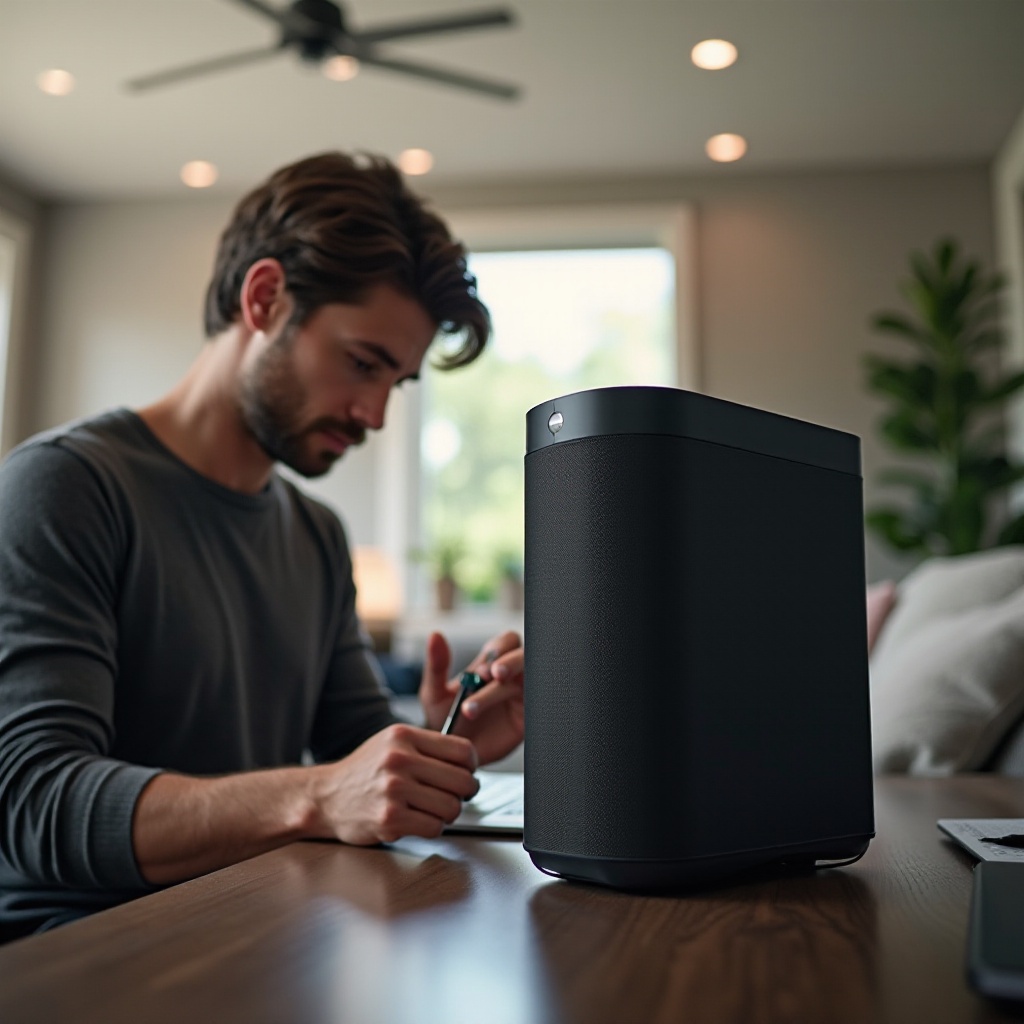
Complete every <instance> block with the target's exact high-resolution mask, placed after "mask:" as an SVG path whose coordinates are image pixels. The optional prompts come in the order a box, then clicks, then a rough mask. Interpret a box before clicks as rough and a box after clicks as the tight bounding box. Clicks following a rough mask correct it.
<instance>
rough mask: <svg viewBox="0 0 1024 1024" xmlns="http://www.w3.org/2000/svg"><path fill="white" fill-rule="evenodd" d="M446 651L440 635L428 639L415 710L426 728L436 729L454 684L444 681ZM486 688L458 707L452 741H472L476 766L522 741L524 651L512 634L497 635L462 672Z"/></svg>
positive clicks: (455, 690)
mask: <svg viewBox="0 0 1024 1024" xmlns="http://www.w3.org/2000/svg"><path fill="white" fill-rule="evenodd" d="M451 660H452V655H451V650H450V648H449V647H448V642H447V641H446V640H445V638H444V637H443V636H442V635H441V634H440V633H431V634H430V636H429V637H428V639H427V656H426V662H425V665H424V668H423V681H422V682H421V683H420V704H422V705H423V711H424V713H425V715H426V721H427V725H428V726H430V728H432V729H440V728H441V725H442V724H443V723H444V720H445V718H446V717H447V715H448V711H449V709H450V707H451V703H452V700H453V699H454V698H455V694H456V693H458V690H459V681H458V680H457V679H449V678H448V677H449V674H450V671H451ZM466 669H467V671H469V672H476V673H477V674H478V675H479V676H480V677H481V678H482V679H483V680H484V682H485V683H486V685H485V686H484V687H483V688H482V689H480V690H478V691H477V692H476V693H474V694H473V695H472V696H471V697H469V698H468V699H467V700H466V702H465V703H464V704H463V705H462V710H461V711H460V712H459V719H458V721H457V722H456V724H455V729H454V733H453V734H454V735H456V736H465V737H467V738H468V739H470V740H472V742H473V746H474V747H476V752H477V754H478V755H479V757H480V763H481V764H489V763H490V762H491V761H497V760H499V759H500V758H502V757H504V756H505V755H506V754H509V753H511V752H512V751H513V750H515V748H516V747H517V746H519V744H520V743H521V742H522V740H523V645H522V641H521V640H520V639H519V635H518V634H517V633H511V632H510V633H502V634H501V635H500V636H496V637H495V638H494V639H493V640H489V641H488V642H487V643H486V644H484V646H483V648H482V649H481V651H480V653H479V654H478V655H477V656H476V658H474V659H473V661H472V662H470V664H469V665H468V666H467V667H466Z"/></svg>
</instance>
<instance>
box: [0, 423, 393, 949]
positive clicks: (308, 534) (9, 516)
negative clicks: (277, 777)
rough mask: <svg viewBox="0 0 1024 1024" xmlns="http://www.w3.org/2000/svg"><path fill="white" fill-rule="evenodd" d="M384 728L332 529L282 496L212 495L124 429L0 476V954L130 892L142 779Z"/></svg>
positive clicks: (75, 431) (340, 743)
mask: <svg viewBox="0 0 1024 1024" xmlns="http://www.w3.org/2000/svg"><path fill="white" fill-rule="evenodd" d="M392 721H394V718H393V716H392V715H391V713H390V711H389V709H388V704H387V700H386V697H385V695H384V693H383V692H382V690H381V687H380V685H379V682H378V677H377V675H376V672H375V669H374V666H373V663H372V658H371V656H370V655H369V654H368V652H367V649H366V646H365V643H364V640H363V638H362V636H361V634H360V631H359V626H358V622H357V620H356V616H355V590H354V587H353V584H352V574H351V563H350V557H349V553H348V549H347V546H346V543H345V537H344V534H343V532H342V529H341V526H340V524H339V523H338V520H337V519H336V517H335V516H334V515H333V513H331V512H330V511H329V510H328V509H326V508H325V507H324V506H322V505H320V504H319V503H317V502H315V501H313V500H312V499H311V498H309V497H307V496H306V495H304V494H302V493H301V492H300V491H299V490H298V489H297V488H295V487H294V486H292V485H291V484H290V483H289V482H287V481H285V480H284V479H282V478H280V477H279V476H277V475H275V476H274V477H273V478H272V479H271V482H270V484H269V485H268V486H267V488H265V489H264V490H263V491H262V492H261V493H259V494H257V495H253V496H249V495H243V494H239V493H237V492H235V491H232V490H229V489H227V488H225V487H221V486H220V485H218V484H216V483H214V482H213V481H211V480H209V479H207V478H206V477H204V476H202V475H200V474H199V473H196V472H195V471H193V470H192V469H190V468H189V467H188V466H186V465H185V464H184V463H182V462H181V461H180V460H178V459H177V458H176V457H175V456H174V455H172V454H171V453H170V452H169V451H168V450H167V449H166V448H165V447H164V446H163V445H162V444H161V443H160V442H159V441H158V440H157V439H156V437H155V436H154V435H153V434H152V433H151V432H150V431H149V429H148V428H147V427H146V426H145V424H144V423H143V421H142V420H141V419H140V418H139V417H138V416H136V415H135V414H134V413H131V412H129V411H128V410H118V411H115V412H111V413H108V414H105V415H103V416H100V417H97V418H95V419H92V420H88V421H82V422H79V423H75V424H71V425H70V426H67V427H62V428H59V429H58V430H54V431H51V432H49V433H47V434H43V435H40V436H38V437H36V438H33V439H31V440H30V441H28V442H26V443H25V444H24V445H22V446H20V447H19V448H18V449H16V450H15V451H14V452H12V453H11V455H10V456H9V457H8V459H7V460H6V461H5V462H4V464H3V465H2V467H0V934H3V932H4V931H5V930H6V932H7V934H17V933H21V932H25V931H28V930H34V929H36V928H39V927H45V926H46V925H48V924H50V923H55V922H59V921H61V920H67V919H70V918H73V917H75V916H79V915H80V914H81V913H82V912H85V911H87V910H93V909H98V908H100V907H104V906H109V905H111V904H113V903H116V902H119V901H121V900H124V899H126V898H129V897H130V896H133V895H138V894H139V893H140V892H143V891H145V890H146V888H147V886H146V883H145V882H144V880H143V879H142V877H141V875H140V873H139V870H138V867H137V865H136V862H135V857H134V853H133V850H132V844H131V819H132V813H133V810H134V807H135V803H136V800H137V799H138V796H139V794H140V792H141V791H142V789H143V787H144V786H145V785H146V783H147V782H148V781H149V780H150V779H151V778H152V777H153V776H154V775H155V774H157V773H158V772H160V771H161V770H173V771H179V772H185V773H189V774H194V775H214V774H221V773H228V772H238V771H246V770H250V769H256V768H263V767H271V766H279V765H285V764H297V763H299V762H300V760H301V758H302V755H303V752H304V751H305V750H307V749H308V750H309V751H310V752H311V753H312V755H313V757H314V758H315V759H316V760H320V761H322V760H331V759H335V758H338V757H342V756H344V755H345V754H346V753H348V752H350V751H351V750H353V749H354V748H355V747H356V746H358V744H359V743H361V742H362V741H363V740H365V739H366V738H367V737H368V736H370V735H372V734H373V733H375V732H377V731H378V730H379V729H381V728H383V727H384V726H386V725H388V724H389V723H391V722H392Z"/></svg>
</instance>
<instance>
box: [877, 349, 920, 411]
mask: <svg viewBox="0 0 1024 1024" xmlns="http://www.w3.org/2000/svg"><path fill="white" fill-rule="evenodd" d="M864 364H865V366H866V368H867V371H868V375H867V383H868V387H869V388H870V389H871V390H872V391H877V392H880V393H881V394H887V395H892V396H893V397H894V398H898V399H900V400H901V401H903V402H906V403H907V404H908V405H912V406H924V407H926V408H930V407H931V405H932V403H933V402H934V401H935V370H934V368H933V367H931V366H926V365H925V364H923V363H915V364H911V365H909V366H908V365H906V364H903V363H894V362H890V361H889V360H887V359H882V358H881V357H880V356H875V355H868V356H865V357H864Z"/></svg>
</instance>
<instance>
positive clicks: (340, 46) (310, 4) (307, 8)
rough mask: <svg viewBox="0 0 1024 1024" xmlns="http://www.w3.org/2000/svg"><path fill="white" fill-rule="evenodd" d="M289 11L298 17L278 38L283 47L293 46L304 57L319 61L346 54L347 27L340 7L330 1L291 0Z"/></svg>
mask: <svg viewBox="0 0 1024 1024" xmlns="http://www.w3.org/2000/svg"><path fill="white" fill-rule="evenodd" d="M289 12H290V13H291V14H293V15H297V17H295V18H293V19H289V21H293V22H294V24H289V25H287V27H286V28H285V30H284V33H283V35H282V37H281V45H282V46H295V47H297V48H298V51H299V54H300V55H301V57H302V59H303V60H306V61H311V62H313V63H319V62H320V61H322V60H323V59H324V58H326V57H330V56H333V55H334V54H337V53H347V52H348V49H349V48H348V47H347V46H345V45H344V44H345V41H346V37H347V29H346V27H345V17H344V15H343V14H342V12H341V8H340V7H339V6H338V5H337V4H335V3H332V2H331V0H293V3H292V4H291V6H290V7H289Z"/></svg>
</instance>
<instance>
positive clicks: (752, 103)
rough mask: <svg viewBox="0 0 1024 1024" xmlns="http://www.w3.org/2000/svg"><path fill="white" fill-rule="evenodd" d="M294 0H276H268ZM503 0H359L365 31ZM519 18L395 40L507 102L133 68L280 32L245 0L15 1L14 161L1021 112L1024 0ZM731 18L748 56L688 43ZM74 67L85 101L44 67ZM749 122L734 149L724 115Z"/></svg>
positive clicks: (789, 161) (820, 138)
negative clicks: (147, 83) (150, 80)
mask: <svg viewBox="0 0 1024 1024" xmlns="http://www.w3.org/2000/svg"><path fill="white" fill-rule="evenodd" d="M268 2H275V0H268ZM500 2H501V0H376V2H372V3H371V2H370V0H350V2H349V3H348V5H347V12H348V16H349V20H350V23H351V25H352V26H353V27H355V28H363V27H370V26H373V25H375V24H379V23H382V22H387V21H390V20H396V19H399V18H403V17H407V16H420V15H423V14H434V13H446V12H449V11H459V10H471V9H475V8H479V7H483V6H494V5H495V3H500ZM506 5H507V6H509V7H511V8H512V9H513V10H514V11H515V12H516V15H517V18H518V24H517V26H516V27H515V28H513V29H509V30H503V29H497V30H494V29H492V30H485V31H479V32H473V33H465V34H461V35H459V36H452V37H450V38H441V37H432V38H425V39H419V40H416V41H409V42H405V43H403V44H401V45H399V44H397V43H396V44H393V45H392V46H391V48H390V52H391V53H393V54H394V55H396V56H399V57H407V58H409V59H414V60H418V61H423V62H430V63H435V64H444V65H448V66H450V67H453V68H456V69H460V70H464V71H468V72H473V73H476V74H480V75H485V76H488V77H492V78H498V79H504V80H507V81H512V82H517V83H520V84H521V85H522V86H523V89H524V96H523V98H522V99H520V100H519V101H517V102H513V103H505V102H501V101H498V100H492V99H488V98H486V97H480V96H477V95H472V94H469V93H463V92H461V91H459V90H456V89H453V88H450V87H445V86H441V85H435V84H433V83H428V82H423V81H420V80H416V79H410V78H405V77H404V76H398V75H395V74H394V73H391V72H386V71H382V70H373V69H364V70H363V72H362V73H361V74H360V75H359V77H358V78H356V79H355V80H354V81H352V82H348V83H333V82H329V81H327V80H326V79H325V78H323V77H322V76H321V75H320V74H318V73H317V71H316V70H315V69H313V68H310V67H308V66H303V65H301V64H300V63H299V62H298V60H297V59H296V58H293V57H292V56H291V55H279V56H277V57H275V58H274V59H273V60H271V61H268V62H266V63H262V64H257V65H252V66H249V67H245V68H240V69H236V70H233V71H225V72H222V73H219V74H215V75H211V76H209V77H207V78H203V79H197V80H194V81H192V82H188V83H181V84H176V85H169V86H166V87H164V88H161V89H160V90H158V91H156V90H154V91H153V92H150V93H145V94H141V95H131V94H128V93H126V92H125V91H124V90H123V88H122V84H123V82H124V81H125V80H126V79H128V78H132V77H135V76H139V75H143V74H146V73H149V72H151V71H157V70H161V69H163V68H165V67H168V66H175V65H178V64H187V63H190V62H193V61H198V60H201V59H204V58H207V57H212V56H216V55H219V54H222V53H228V52H231V51H234V50H242V49H248V48H253V47H258V46H261V45H263V44H267V45H271V44H272V43H273V42H274V41H275V38H276V35H275V29H274V26H273V25H272V24H270V23H269V22H268V21H265V20H264V19H262V18H261V17H260V16H258V15H257V14H255V13H253V12H252V11H250V10H248V9H246V8H245V7H244V6H243V5H242V4H240V3H238V2H237V0H0V173H2V174H5V175H6V176H8V177H10V178H12V179H13V180H14V181H15V182H18V183H20V184H21V185H23V186H24V187H26V188H27V189H28V190H29V191H31V192H33V193H34V194H36V195H37V196H40V197H42V198H57V199H97V198H124V197H132V196H155V195H176V194H180V193H181V191H182V189H183V186H182V185H181V184H180V183H179V182H178V178H177V174H178V169H179V168H180V166H181V165H182V164H183V163H184V162H185V161H187V160H192V159H198V158H202V159H207V160H212V161H213V162H215V163H216V164H217V165H218V166H219V167H220V169H221V179H220V181H219V182H218V184H217V185H216V186H215V189H216V190H223V191H231V192H235V191H238V190H240V189H243V188H247V187H249V186H250V185H251V184H253V183H254V182H255V181H256V180H257V179H258V178H260V177H261V176H263V175H264V174H265V173H267V172H268V171H270V170H271V169H273V168H274V167H276V166H277V165H279V164H281V163H284V162H286V161H288V160H291V159H294V158H297V157H299V156H302V155H305V154H308V153H311V152H315V151H318V150H322V149H327V148H343V149H354V148H359V149H367V150H372V151H375V152H382V153H386V154H389V155H392V156H395V155H397V154H398V153H399V152H400V151H401V150H402V149H404V148H406V147H410V146H422V147H426V148H428V149H430V150H431V151H433V153H434V154H435V157H436V165H435V169H434V171H433V172H432V174H431V178H430V180H431V182H432V183H436V184H454V183H459V182H467V181H471V180H473V181H480V180H487V179H500V180H503V181H508V180H510V179H511V180H515V179H523V178H530V179H538V178H552V177H559V178H561V177H565V176H567V175H585V176H588V177H594V176H598V177H604V176H624V175H630V176H648V175H662V174H673V173H693V172H707V171H711V170H713V171H714V172H715V173H725V174H728V173H736V172H737V171H742V170H770V169H780V170H781V169H796V168H820V167H839V166H842V167H851V166H880V165H908V164H919V163H934V162H967V161H984V160H988V159H991V157H992V156H993V155H994V154H995V152H996V151H997V149H998V147H999V145H1000V143H1001V142H1002V141H1003V139H1004V138H1005V137H1006V134H1007V132H1008V131H1009V129H1010V127H1011V125H1012V124H1013V122H1014V120H1015V118H1016V117H1017V115H1018V114H1019V113H1020V112H1021V110H1022V109H1024V0H507V2H506ZM707 37H724V38H727V39H730V40H732V41H733V42H735V43H736V44H737V46H738V47H739V49H740V60H739V62H738V63H737V64H736V65H735V66H734V67H733V68H731V69H729V70H726V71H720V72H706V71H699V70H697V69H696V68H694V67H693V66H692V64H691V63H690V61H689V51H690V48H691V47H692V46H693V44H694V43H696V42H698V41H699V40H701V39H703V38H707ZM47 67H61V68H66V69H67V70H70V71H72V72H73V73H74V74H75V75H76V77H77V79H78V88H77V89H76V90H75V92H73V93H72V94H71V95H70V96H68V97H67V98H65V99H54V98H52V97H48V96H45V95H43V94H42V93H41V92H39V91H38V89H37V88H36V86H35V77H36V75H37V73H38V72H39V71H40V70H42V69H44V68H47ZM722 131H734V132H739V133H741V134H743V135H745V136H746V137H747V138H748V140H749V142H750V151H749V154H748V156H747V157H746V158H745V159H744V160H743V161H742V162H741V164H740V165H737V166H736V167H720V168H714V167H713V165H711V164H710V163H709V162H708V160H707V158H706V157H705V156H704V151H703V146H704V142H705V140H706V139H707V138H708V137H709V136H710V135H712V134H714V133H716V132H722Z"/></svg>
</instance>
